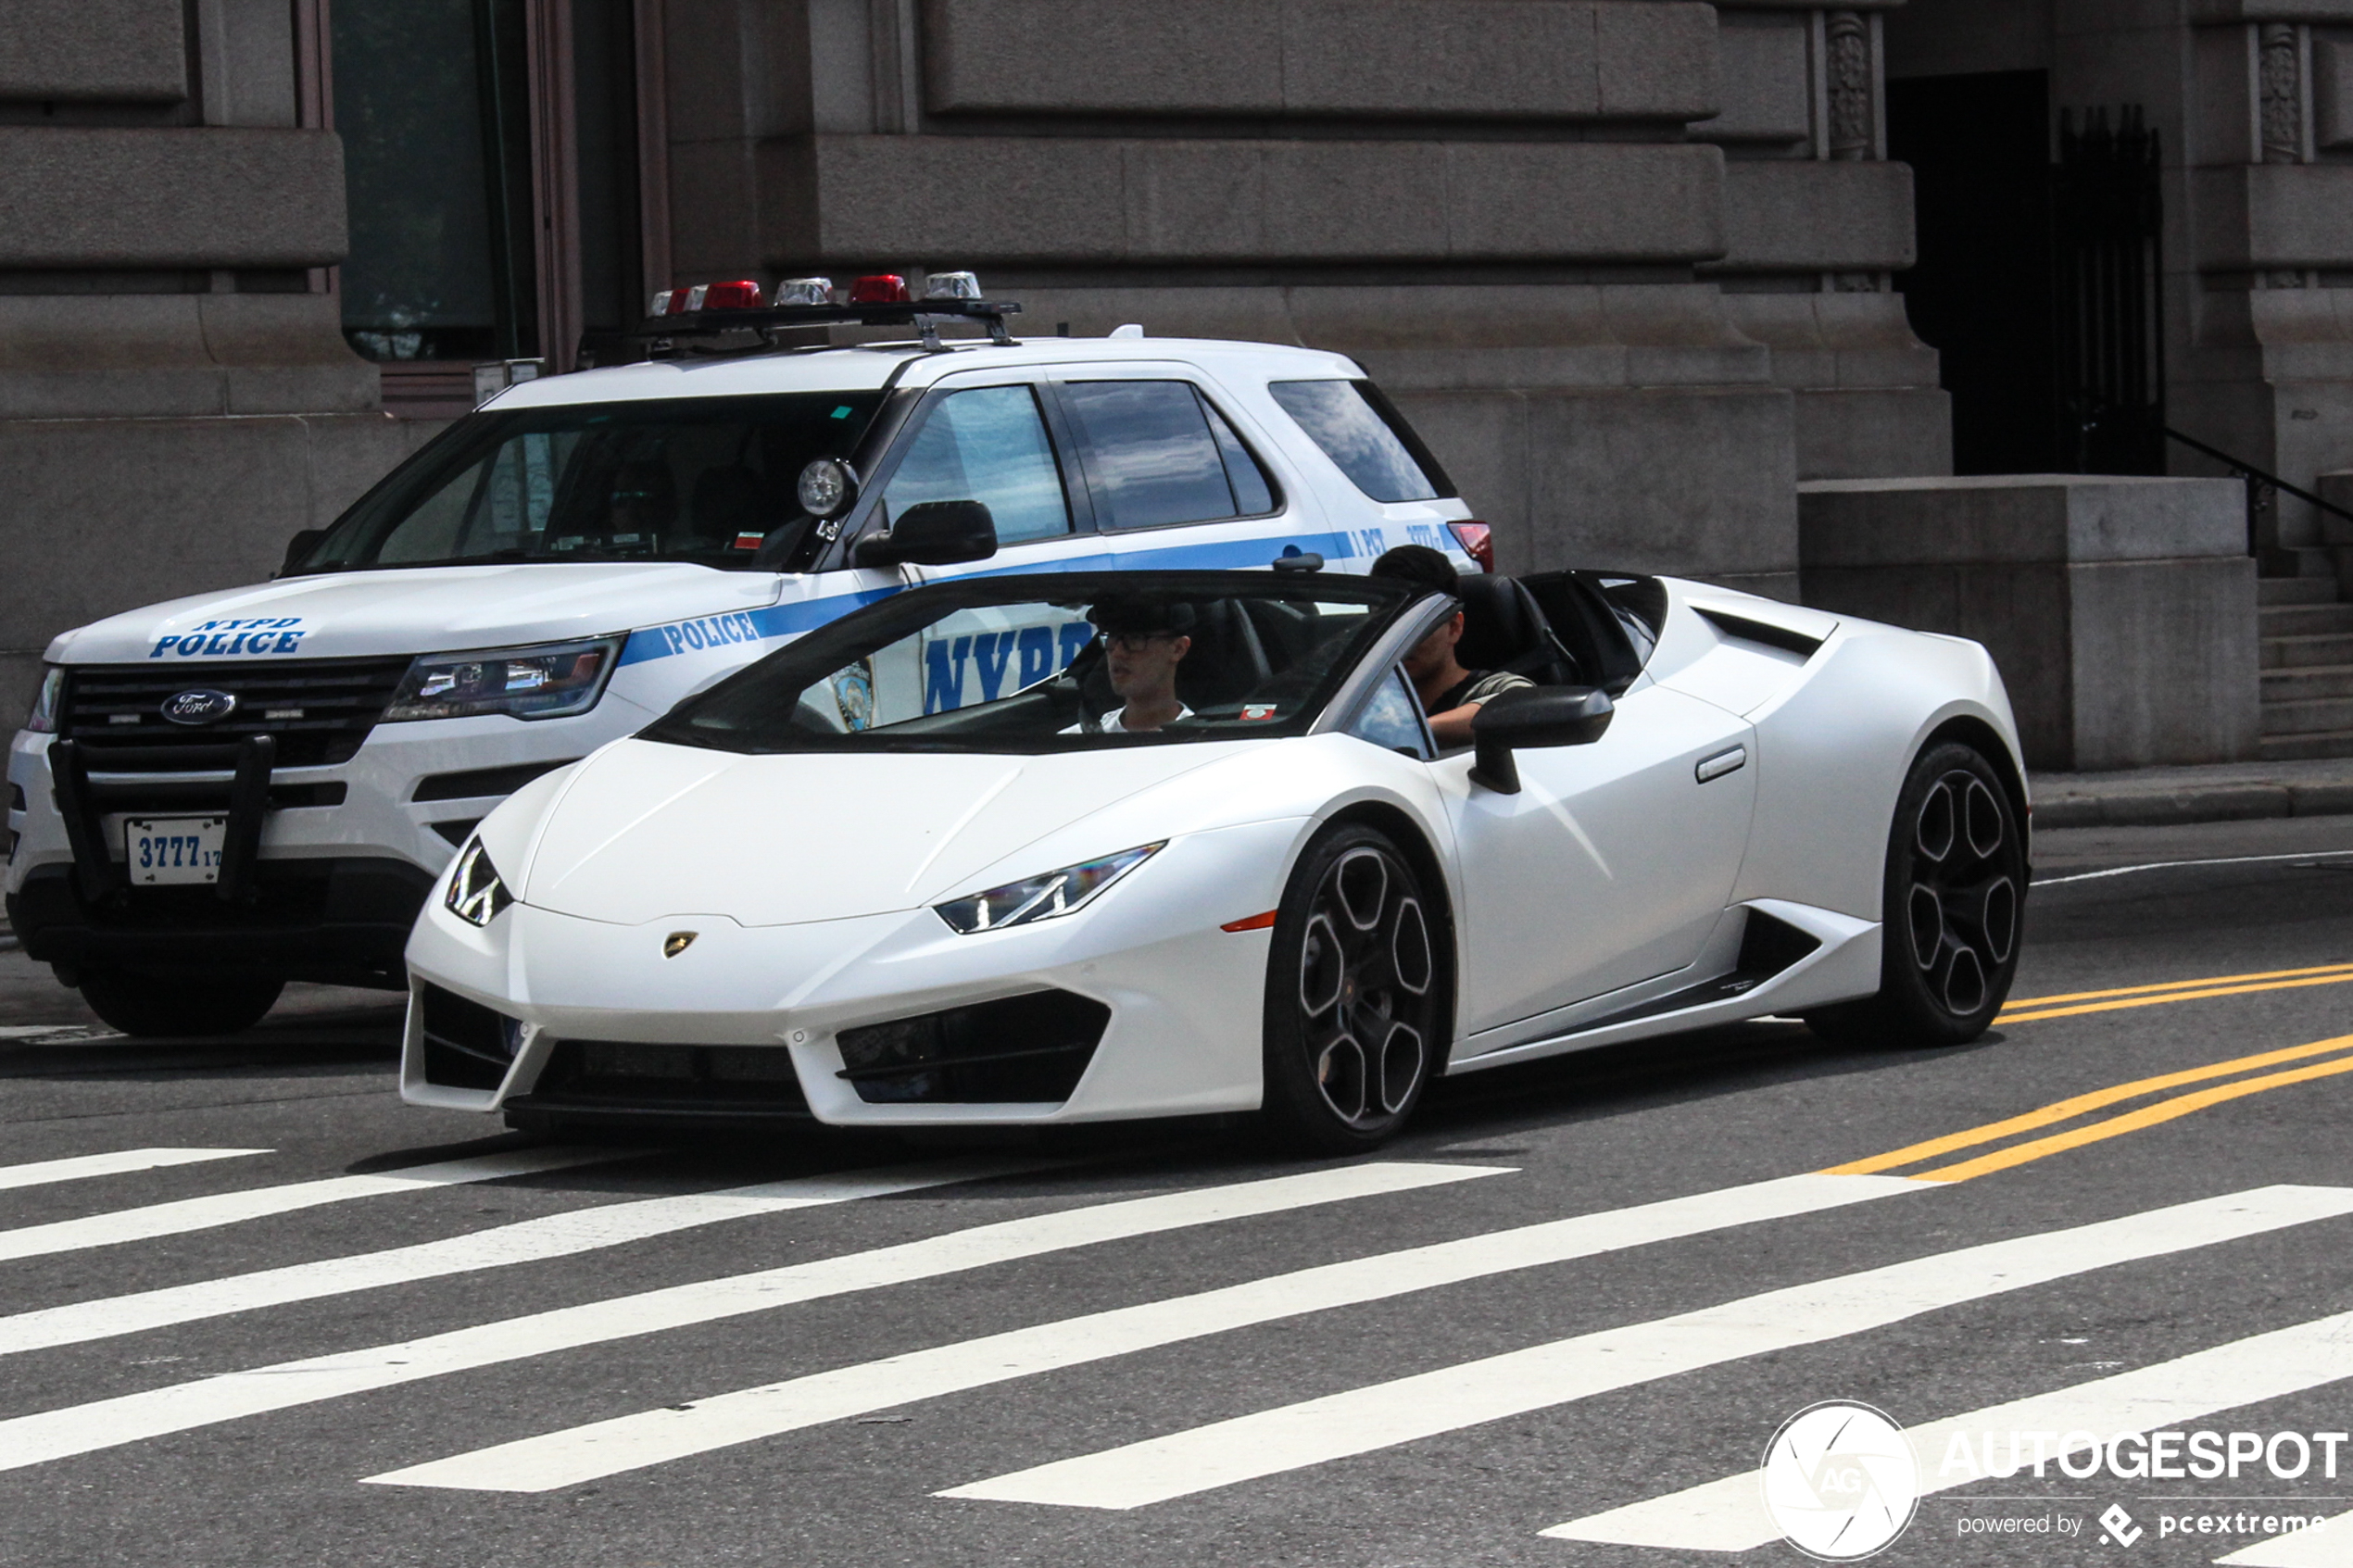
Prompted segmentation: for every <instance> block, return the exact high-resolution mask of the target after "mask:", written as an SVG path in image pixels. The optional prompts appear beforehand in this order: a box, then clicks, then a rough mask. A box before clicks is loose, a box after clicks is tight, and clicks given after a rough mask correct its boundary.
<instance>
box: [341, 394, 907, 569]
mask: <svg viewBox="0 0 2353 1568" xmlns="http://www.w3.org/2000/svg"><path fill="white" fill-rule="evenodd" d="M881 401H882V394H881V393H879V392H875V391H862V392H839V393H836V392H815V393H812V392H799V393H780V394H775V395H767V396H759V397H693V398H666V399H661V400H652V401H645V402H632V403H591V404H578V405H573V406H569V407H558V408H519V409H516V410H513V411H512V412H507V413H501V412H497V411H488V412H484V413H480V414H475V415H472V416H470V417H469V418H467V419H465V420H460V421H459V423H458V424H457V425H456V426H454V427H453V428H452V429H451V430H450V431H449V433H447V434H446V435H444V436H443V437H442V438H441V439H439V440H437V441H435V442H434V444H433V445H430V446H428V447H426V448H425V449H424V450H423V451H422V452H420V453H419V454H417V456H416V457H414V458H410V459H409V461H408V462H407V463H405V464H403V465H402V466H401V467H400V468H398V469H396V470H394V471H393V473H392V475H391V477H389V478H388V479H386V480H385V481H384V483H382V484H380V485H378V486H377V487H376V488H375V489H374V490H372V491H371V492H369V494H368V495H366V496H364V497H363V498H362V499H361V500H360V501H359V504H358V505H357V506H355V507H353V508H351V510H349V511H347V512H346V513H345V514H344V515H343V518H342V519H341V521H338V522H336V524H335V525H334V527H333V529H331V530H330V531H329V532H328V533H327V536H326V538H325V539H323V540H321V542H320V544H319V545H318V546H316V547H314V548H313V549H312V551H311V552H310V554H309V555H308V557H307V558H304V559H303V561H302V562H301V563H300V565H299V567H298V568H297V570H299V571H350V570H353V569H355V568H364V567H396V566H459V565H466V564H469V563H475V562H491V561H582V560H673V561H698V562H700V563H702V564H703V565H706V566H720V567H742V566H749V565H751V564H752V563H753V561H754V559H755V558H761V559H767V560H774V559H775V558H776V557H777V555H778V553H779V552H778V551H776V550H769V551H766V552H765V553H764V554H763V551H762V546H766V545H768V544H770V543H771V542H772V541H776V540H777V537H778V535H779V533H796V534H797V533H799V532H800V531H801V530H804V529H806V528H807V527H808V526H809V524H810V519H809V517H808V515H807V514H806V513H805V512H803V511H802V510H801V509H800V507H799V503H798V501H797V500H796V499H795V488H796V486H797V484H798V482H799V477H800V470H802V469H803V468H805V467H806V466H807V465H808V463H809V461H810V459H811V458H818V457H837V458H842V457H848V456H849V454H850V451H851V449H852V448H853V447H855V446H856V445H857V443H858V439H859V437H860V436H862V435H863V434H864V433H865V430H866V427H867V425H868V424H869V423H871V422H872V420H873V419H874V414H875V408H877V407H879V406H880V404H881Z"/></svg>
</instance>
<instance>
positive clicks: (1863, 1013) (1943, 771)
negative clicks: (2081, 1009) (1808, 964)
mask: <svg viewBox="0 0 2353 1568" xmlns="http://www.w3.org/2000/svg"><path fill="white" fill-rule="evenodd" d="M1886 876H1887V880H1886V884H1885V886H1884V888H1883V890H1882V898H1881V955H1880V989H1879V994H1878V995H1877V996H1873V997H1866V998H1864V999H1863V1000H1861V1001H1856V1002H1845V1003H1842V1004H1840V1005H1838V1006H1836V1007H1831V1008H1823V1009H1819V1010H1816V1011H1813V1012H1808V1013H1806V1015H1805V1017H1806V1024H1807V1026H1808V1027H1810V1028H1811V1029H1812V1030H1813V1031H1814V1033H1815V1034H1817V1035H1820V1036H1821V1037H1822V1038H1824V1039H1826V1040H1828V1041H1830V1042H1831V1043H1832V1044H1833V1045H1841V1046H1858V1047H1894V1048H1898V1049H1902V1048H1906V1047H1923V1046H1926V1047H1935V1046H1957V1045H1964V1044H1966V1043H1968V1042H1969V1041H1970V1040H1974V1039H1976V1038H1977V1037H1978V1036H1979V1035H1982V1034H1983V1033H1985V1030H1986V1026H1987V1025H1988V1024H1990V1023H1992V1022H1994V1014H1995V1013H1998V1012H1999V1011H2001V1010H2002V1004H2003V1002H2004V1001H2005V1000H2006V999H2007V997H2008V996H2009V992H2010V983H2011V981H2012V980H2014V979H2015V978H2017V975H2018V955H2019V948H2020V936H2021V935H2022V933H2021V926H2022V924H2023V921H2024V916H2025V903H2026V838H2025V834H2024V832H2023V831H2022V830H2021V828H2020V823H2019V817H2018V810H2017V808H2016V807H2015V806H2014V805H2013V804H2012V803H2011V800H2010V796H2009V791H2008V790H2007V788H2005V787H2004V786H2003V783H2002V778H2001V775H2000V774H1998V773H1996V772H1995V771H1994V767H1993V764H1991V763H1990V762H1988V761H1987V760H1986V759H1985V758H1984V756H1983V754H1982V753H1981V752H1979V751H1978V750H1977V749H1976V748H1975V747H1974V746H1965V745H1962V744H1959V743H1957V742H1950V741H1947V742H1942V743H1939V744H1938V745H1935V746H1930V747H1929V748H1928V749H1927V750H1926V751H1924V752H1922V753H1921V754H1920V756H1919V758H1918V759H1916V760H1915V761H1914V762H1913V764H1912V769H1911V771H1910V773H1909V774H1908V775H1906V778H1905V781H1904V788H1903V790H1902V791H1901V793H1899V794H1898V795H1897V796H1896V797H1895V821H1894V824H1893V825H1892V826H1891V828H1890V829H1889V833H1888V847H1887V872H1886Z"/></svg>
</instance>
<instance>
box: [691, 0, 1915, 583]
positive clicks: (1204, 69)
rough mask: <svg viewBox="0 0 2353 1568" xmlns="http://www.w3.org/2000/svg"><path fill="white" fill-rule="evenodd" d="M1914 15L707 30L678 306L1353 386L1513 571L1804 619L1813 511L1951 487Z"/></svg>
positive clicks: (1670, 0) (838, 13) (1591, 4)
mask: <svg viewBox="0 0 2353 1568" xmlns="http://www.w3.org/2000/svg"><path fill="white" fill-rule="evenodd" d="M1878 8H1879V7H1878V6H1875V5H1866V6H1859V7H1856V8H1849V9H1843V10H1829V9H1823V8H1820V7H1818V6H1804V5H1793V4H1786V3H1782V0H1767V3H1764V4H1754V5H1751V4H1743V5H1732V4H1724V5H1703V4H1694V3H1692V0H1173V3H1169V4H1160V5H1152V6H1139V5H1134V4H1131V3H1128V0H1075V3H1069V4H1060V5H1052V6H1048V5H1043V4H1039V3H1038V0H806V4H805V6H773V5H768V4H765V3H762V0H669V6H668V14H669V17H670V23H669V31H668V34H667V41H666V53H667V57H668V58H669V59H670V61H671V62H672V69H671V82H670V87H671V100H672V104H673V109H672V115H671V137H672V144H671V145H672V162H671V171H672V191H673V202H672V210H673V229H672V234H671V241H672V255H673V258H674V260H675V265H676V267H677V276H676V278H675V279H674V280H673V281H674V282H707V281H711V280H715V279H718V278H722V277H736V276H746V275H749V276H759V277H762V278H768V279H774V278H777V277H784V276H792V275H796V274H800V273H807V272H812V271H815V272H824V273H827V274H829V275H832V276H835V277H836V278H837V279H838V278H842V277H844V276H846V275H855V274H856V273H859V272H862V271H868V270H899V271H906V272H923V271H928V270H949V269H957V268H971V269H975V270H979V271H980V272H981V274H982V276H983V278H984V281H985V282H987V284H988V288H989V290H990V292H991V293H992V294H1000V295H1006V296H1008V297H1012V298H1016V299H1020V300H1022V301H1023V302H1024V304H1025V305H1026V308H1027V312H1028V313H1027V315H1026V317H1025V324H1026V325H1027V326H1028V328H1029V330H1032V331H1051V330H1052V328H1051V325H1050V323H1067V324H1068V325H1069V328H1070V330H1071V331H1072V332H1075V333H1078V334H1081V335H1084V334H1088V333H1093V332H1104V331H1107V330H1109V329H1110V328H1111V327H1113V326H1115V325H1118V324H1120V323H1122V322H1126V321H1140V322H1142V323H1143V324H1144V325H1145V327H1146V329H1147V330H1148V331H1150V332H1153V333H1155V334H1168V335H1201V336H1239V337H1254V338H1266V339H1272V340H1275V341H1279V342H1295V343H1306V344H1312V345H1316V346H1319V347H1327V348H1333V349H1338V350H1340V351H1341V352H1343V353H1348V354H1351V355H1353V356H1355V357H1356V358H1359V359H1360V360H1361V361H1362V362H1363V363H1364V364H1365V366H1366V368H1367V369H1368V370H1370V371H1371V372H1372V373H1373V374H1374V375H1375V376H1376V377H1378V379H1379V380H1380V381H1381V382H1382V383H1384V385H1386V386H1387V387H1388V388H1389V390H1390V392H1391V393H1392V395H1395V396H1396V398H1397V399H1398V401H1399V403H1400V404H1401V405H1402V406H1403V407H1404V408H1406V409H1407V410H1408V412H1409V413H1410V414H1411V416H1412V417H1413V418H1414V420H1416V423H1417V424H1419V425H1420V426H1421V427H1422V428H1423V430H1424V432H1425V433H1426V434H1428V436H1429V438H1430V439H1431V441H1432V442H1433V444H1434V445H1436V446H1437V448H1438V450H1439V453H1440V456H1441V458H1443V460H1444V461H1445V462H1446V463H1447V465H1448V467H1449V468H1450V469H1451V470H1453V473H1454V474H1455V476H1456V478H1457V480H1458V481H1459V482H1460V483H1462V485H1463V487H1464V490H1465V493H1466V496H1467V497H1468V499H1469V500H1470V501H1471V503H1472V505H1473V506H1474V508H1477V509H1478V511H1479V512H1480V513H1481V515H1483V516H1485V517H1486V518H1488V520H1489V521H1491V522H1493V523H1495V524H1496V526H1497V529H1498V535H1499V546H1500V548H1501V551H1502V554H1503V558H1504V560H1505V561H1507V562H1510V563H1513V564H1516V565H1519V566H1530V565H1535V564H1540V563H1541V564H1548V565H1558V564H1564V563H1567V562H1572V561H1607V562H1609V563H1611V564H1616V565H1621V566H1626V567H1629V568H1642V569H1646V570H1655V571H1680V572H1683V573H1687V574H1691V575H1697V576H1705V577H1712V578H1718V579H1721V580H1724V581H1729V582H1737V583H1742V584H1743V585H1745V586H1749V587H1753V588H1756V589H1759V590H1762V591H1765V592H1768V593H1777V594H1782V595H1793V594H1794V592H1795V589H1796V565H1797V561H1796V547H1795V546H1796V517H1795V510H1794V506H1793V498H1792V493H1791V489H1790V486H1791V483H1793V479H1794V478H1796V477H1797V476H1799V475H1818V476H1839V475H1869V474H1893V473H1922V472H1927V473H1936V472H1944V471H1948V470H1949V469H1950V466H1951V463H1950V447H1949V440H1948V439H1947V437H1946V435H1945V408H1944V395H1943V394H1942V393H1941V392H1939V391H1938V390H1937V387H1936V367H1935V357H1934V355H1933V354H1932V353H1931V352H1930V351H1928V350H1927V349H1925V348H1924V347H1923V346H1922V345H1920V344H1919V341H1918V339H1916V338H1914V337H1913V336H1912V335H1911V333H1910V332H1909V330H1908V328H1907V327H1906V322H1905V320H1904V314H1903V308H1902V302H1901V300H1900V299H1899V298H1898V297H1897V296H1896V295H1894V294H1893V293H1892V292H1889V278H1890V276H1891V274H1892V273H1893V272H1894V270H1897V269H1900V268H1902V267H1904V266H1906V265H1907V264H1908V262H1909V260H1910V257H1911V207H1910V201H1911V197H1910V186H1909V183H1908V174H1907V171H1906V169H1903V168H1902V167H1901V166H1899V165H1894V164H1890V163H1888V162H1887V161H1885V158H1884V137H1883V134H1882V132H1881V111H1880V105H1879V93H1878V87H1877V83H1878V79H1879V76H1878V73H1879V69H1880V68H1879V60H1878V52H1877V51H1878V35H1879V22H1878V20H1877V15H1878Z"/></svg>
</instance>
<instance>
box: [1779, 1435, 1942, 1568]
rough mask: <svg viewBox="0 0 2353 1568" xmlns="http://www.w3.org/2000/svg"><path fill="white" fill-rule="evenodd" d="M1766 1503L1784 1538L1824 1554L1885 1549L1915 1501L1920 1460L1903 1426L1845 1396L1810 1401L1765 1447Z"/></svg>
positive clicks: (1841, 1558) (1854, 1555) (1831, 1558)
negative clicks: (1914, 1455) (1915, 1457)
mask: <svg viewBox="0 0 2353 1568" xmlns="http://www.w3.org/2000/svg"><path fill="white" fill-rule="evenodd" d="M1760 1479H1761V1481H1762V1483H1763V1486H1764V1488H1765V1511H1766V1512H1767V1513H1768V1514H1770V1515H1771V1516H1772V1520H1773V1524H1775V1526H1776V1527H1778V1528H1779V1529H1780V1532H1781V1535H1782V1537H1783V1538H1785V1539H1786V1540H1787V1541H1788V1542H1789V1544H1790V1545H1792V1546H1793V1547H1795V1548H1796V1549H1798V1550H1800V1551H1802V1552H1804V1553H1805V1554H1806V1556H1808V1557H1812V1558H1818V1559H1819V1560H1820V1561H1822V1562H1856V1560H1858V1559H1861V1558H1866V1557H1869V1556H1871V1555H1872V1554H1873V1553H1875V1552H1878V1551H1880V1550H1881V1549H1885V1548H1886V1547H1887V1546H1888V1545H1889V1544H1890V1543H1892V1542H1893V1541H1894V1539H1895V1538H1896V1537H1898V1536H1901V1535H1902V1534H1903V1533H1904V1531H1905V1529H1906V1526H1908V1525H1909V1524H1911V1522H1912V1513H1913V1511H1914V1510H1915V1509H1916V1508H1917V1507H1918V1506H1919V1462H1918V1461H1916V1460H1915V1459H1914V1458H1913V1455H1912V1444H1911V1440H1910V1439H1909V1438H1907V1437H1906V1436H1904V1429H1903V1428H1902V1427H1900V1426H1898V1425H1896V1424H1895V1423H1894V1421H1892V1420H1890V1419H1889V1418H1888V1416H1887V1415H1886V1413H1885V1412H1884V1411H1878V1410H1874V1409H1873V1408H1871V1407H1870V1406H1869V1405H1862V1404H1856V1403H1854V1402H1853V1401H1851V1400H1845V1399H1826V1400H1824V1401H1823V1402H1821V1403H1820V1404H1816V1405H1808V1406H1806V1408H1805V1409H1804V1410H1802V1411H1798V1412H1797V1413H1796V1414H1795V1415H1793V1416H1792V1417H1790V1418H1789V1419H1788V1420H1787V1421H1785V1422H1783V1423H1782V1424H1781V1429H1780V1431H1778V1432H1776V1433H1774V1434H1773V1440H1772V1442H1771V1443H1770V1444H1769V1445H1768V1446H1767V1448H1766V1449H1765V1463H1764V1467H1763V1470H1762V1473H1761V1476H1760Z"/></svg>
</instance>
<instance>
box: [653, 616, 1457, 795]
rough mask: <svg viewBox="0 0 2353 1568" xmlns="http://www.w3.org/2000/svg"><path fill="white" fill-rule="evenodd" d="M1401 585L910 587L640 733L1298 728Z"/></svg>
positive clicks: (750, 739)
mask: <svg viewBox="0 0 2353 1568" xmlns="http://www.w3.org/2000/svg"><path fill="white" fill-rule="evenodd" d="M1415 593H1416V590H1415V589H1414V588H1413V586H1412V585H1410V584H1406V583H1387V582H1375V581H1371V580H1368V579H1366V578H1362V577H1339V576H1334V577H1322V576H1315V577H1305V576H1302V577H1288V576H1278V575H1277V574H1275V573H1272V572H1216V573H1202V572H1150V573H1139V572H1094V573H1077V572H1074V573H1069V574H1056V575H1053V576H1020V577H1010V578H995V579H983V580H981V581H978V582H964V583H944V584H940V585H938V586H935V587H929V588H918V589H914V590H912V591H911V592H908V593H905V594H901V595H900V596H897V597H895V598H891V599H887V600H885V601H884V602H883V603H881V604H878V605H874V606H870V607H869V608H865V609H862V610H860V611H858V612H856V613H855V614H852V615H849V616H845V617H844V618H843V619H841V620H839V621H835V622H834V623H833V624H832V625H831V626H828V627H825V628H824V629H823V630H820V631H817V632H812V633H810V634H809V635H808V636H806V637H803V638H802V639H800V640H799V642H797V643H794V644H792V645H791V646H788V647H786V648H784V649H782V650H781V651H779V652H777V653H774V654H771V655H770V656H769V657H768V658H766V659H762V660H761V661H760V662H759V663H757V664H755V665H752V666H751V667H750V668H749V669H748V670H744V671H740V672H738V673H737V674H736V675H734V676H733V677H731V678H730V679H728V680H726V681H724V682H722V683H721V684H718V685H716V686H713V687H712V688H711V690H710V691H708V692H706V693H704V694H702V695H701V696H695V697H690V698H688V699H687V700H686V701H685V702H683V703H681V704H680V705H679V706H678V707H677V708H675V709H673V710H672V711H671V713H670V715H669V716H668V717H667V718H664V719H662V720H661V721H659V722H657V723H655V724H654V725H653V726H652V727H650V728H648V730H646V731H645V732H644V733H643V738H645V739H647V740H655V741H666V742H669V743H671V744H673V745H677V746H706V747H710V748H711V749H714V750H720V751H740V752H786V751H842V750H856V751H890V750H903V751H991V752H1020V753H1033V752H1046V751H1067V750H1086V749H1093V748H1097V747H1104V746H1137V745H1152V744H1166V743H1183V742H1189V741H1203V740H1249V739H1264V738H1267V737H1271V736H1278V735H1296V734H1304V733H1305V732H1306V730H1307V727H1308V726H1309V725H1310V724H1312V723H1313V722H1314V721H1315V717H1316V715H1317V714H1319V713H1321V712H1322V711H1323V709H1324V708H1325V706H1326V705H1327V703H1329V702H1330V700H1331V698H1332V696H1333V694H1334V692H1335V691H1337V690H1338V688H1339V686H1340V683H1341V682H1342V681H1343V680H1344V679H1345V678H1346V677H1347V674H1348V672H1349V671H1351V670H1352V669H1353V668H1354V667H1355V665H1356V663H1357V661H1358V660H1359V659H1362V658H1363V657H1364V655H1365V650H1366V649H1367V648H1368V647H1369V646H1371V644H1372V643H1373V641H1374V640H1375V639H1376V638H1378V636H1379V634H1380V633H1381V632H1382V630H1383V629H1385V628H1386V627H1387V626H1388V625H1389V624H1390V621H1392V620H1393V619H1394V618H1395V617H1396V615H1397V613H1398V611H1399V610H1400V609H1402V608H1403V607H1404V605H1405V604H1406V603H1407V602H1408V601H1409V600H1411V599H1412V598H1413V597H1414V596H1415Z"/></svg>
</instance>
